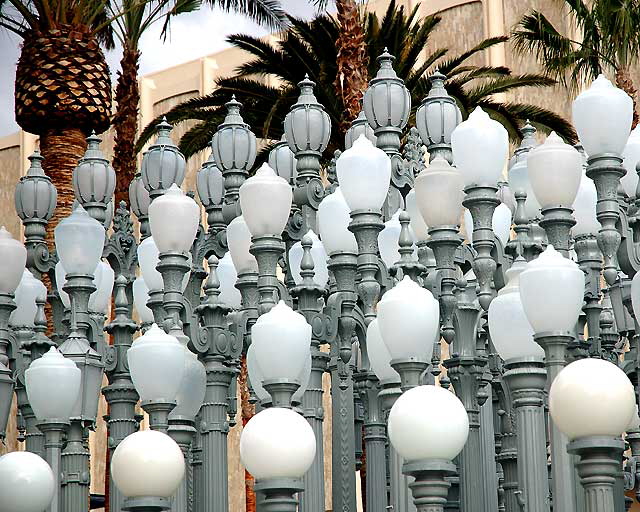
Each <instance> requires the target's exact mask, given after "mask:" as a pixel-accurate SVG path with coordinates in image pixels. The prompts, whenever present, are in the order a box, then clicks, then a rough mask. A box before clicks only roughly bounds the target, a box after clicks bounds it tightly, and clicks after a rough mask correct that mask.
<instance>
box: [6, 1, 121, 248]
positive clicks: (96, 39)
mask: <svg viewBox="0 0 640 512" xmlns="http://www.w3.org/2000/svg"><path fill="white" fill-rule="evenodd" d="M110 21H111V20H110V19H109V13H108V9H107V6H106V3H105V1H104V0H0V27H3V28H5V29H7V30H9V31H11V32H13V33H15V34H18V35H19V36H20V37H21V38H22V40H23V43H22V50H21V52H20V59H19V60H18V66H17V70H16V80H15V115H16V121H17V123H18V125H19V126H20V127H21V128H22V129H23V130H25V131H27V132H30V133H33V134H36V135H39V136H40V151H41V152H42V154H43V156H44V158H45V160H44V168H45V170H46V171H47V173H48V174H49V176H50V177H51V179H52V181H53V183H54V185H55V186H56V188H57V189H58V207H57V208H56V211H55V214H54V217H53V219H52V220H51V222H50V223H49V226H50V227H49V229H48V236H49V238H51V237H52V233H53V227H54V226H55V225H56V223H57V221H58V220H59V219H60V218H61V217H64V216H66V215H67V214H68V213H69V212H70V210H71V205H72V203H73V186H72V183H71V175H72V172H73V168H74V167H75V166H76V164H77V162H78V159H79V158H80V157H81V156H82V155H83V153H84V150H85V148H86V142H85V137H86V136H87V135H89V134H90V133H91V132H92V131H96V132H97V133H100V132H103V131H104V130H106V129H107V128H108V127H109V122H110V116H111V79H110V76H109V68H108V66H107V63H106V61H105V58H104V54H103V53H102V50H101V48H100V43H102V44H104V45H105V46H106V47H107V48H111V47H113V38H112V35H111V30H110Z"/></svg>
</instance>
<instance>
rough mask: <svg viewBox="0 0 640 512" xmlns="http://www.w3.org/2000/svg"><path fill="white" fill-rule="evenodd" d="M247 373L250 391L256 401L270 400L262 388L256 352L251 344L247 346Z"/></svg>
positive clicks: (262, 378)
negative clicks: (255, 397) (251, 390)
mask: <svg viewBox="0 0 640 512" xmlns="http://www.w3.org/2000/svg"><path fill="white" fill-rule="evenodd" d="M247 372H248V373H249V383H250V384H251V389H253V392H254V393H255V395H256V396H257V397H258V400H270V399H271V396H270V395H269V393H268V392H267V390H266V389H264V387H263V386H262V382H263V381H264V377H263V376H262V371H261V370H260V367H259V366H258V361H257V360H256V351H255V347H254V345H253V343H252V344H251V345H249V348H248V349H247Z"/></svg>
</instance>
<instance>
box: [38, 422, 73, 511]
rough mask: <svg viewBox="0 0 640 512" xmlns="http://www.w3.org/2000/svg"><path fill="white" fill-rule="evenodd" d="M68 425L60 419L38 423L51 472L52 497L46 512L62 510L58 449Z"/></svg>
mask: <svg viewBox="0 0 640 512" xmlns="http://www.w3.org/2000/svg"><path fill="white" fill-rule="evenodd" d="M68 426H69V424H68V423H65V422H62V421H47V422H44V423H40V425H39V427H40V430H41V431H42V432H44V439H45V441H44V446H45V449H46V458H45V460H46V461H47V463H48V464H49V466H50V467H51V471H52V472H53V499H52V500H51V505H49V507H48V508H47V512H61V511H63V510H64V509H61V508H60V471H61V470H60V449H61V447H62V438H63V435H64V431H65V430H66V429H67V427H68Z"/></svg>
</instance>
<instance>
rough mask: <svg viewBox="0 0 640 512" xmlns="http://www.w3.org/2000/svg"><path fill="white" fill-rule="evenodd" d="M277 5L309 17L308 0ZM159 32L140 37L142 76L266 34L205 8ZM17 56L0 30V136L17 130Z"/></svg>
mask: <svg viewBox="0 0 640 512" xmlns="http://www.w3.org/2000/svg"><path fill="white" fill-rule="evenodd" d="M281 3H282V6H283V8H284V9H285V11H286V12H287V13H289V14H291V15H294V16H298V17H301V18H309V17H311V16H313V13H314V7H313V2H311V0H282V2H281ZM330 7H331V6H330ZM161 30H162V22H160V23H156V24H155V25H153V26H152V27H151V28H150V29H149V30H147V32H145V34H144V35H143V37H142V40H141V43H140V47H141V52H142V58H141V62H140V74H142V75H144V74H147V73H152V72H154V71H159V70H161V69H166V68H168V67H171V66H175V65H176V64H180V63H182V62H187V61H190V60H193V59H197V58H199V57H202V56H204V55H209V54H211V53H215V52H217V51H220V50H222V49H224V48H226V47H227V46H228V44H227V43H226V42H225V38H226V37H227V36H228V35H230V34H237V33H248V34H252V35H256V36H263V35H266V34H267V32H268V31H267V30H266V29H265V28H263V27H260V26H258V25H256V24H255V23H253V22H251V21H249V20H248V19H247V18H244V17H243V16H240V15H237V14H229V13H226V12H224V11H221V10H219V9H212V8H209V7H206V6H203V7H202V8H201V9H200V10H199V11H196V12H193V13H187V14H182V15H180V16H177V17H175V18H173V20H172V22H171V32H170V36H169V37H168V38H167V40H166V42H163V41H162V38H161V37H160V32H161ZM121 53H122V49H121V48H116V49H115V50H113V51H109V52H107V54H106V57H107V62H108V64H109V68H110V69H111V74H112V79H113V80H114V81H115V74H116V71H117V70H118V67H119V64H118V62H119V60H120V55H121ZM19 56H20V38H19V37H18V36H16V35H14V34H12V33H9V32H8V31H7V30H3V29H2V28H0V137H2V136H4V135H9V134H11V133H14V132H16V131H18V129H19V128H18V125H17V124H16V123H15V119H14V112H13V90H14V80H15V69H16V63H17V61H18V58H19Z"/></svg>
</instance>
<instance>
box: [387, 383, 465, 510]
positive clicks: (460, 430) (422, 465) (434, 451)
mask: <svg viewBox="0 0 640 512" xmlns="http://www.w3.org/2000/svg"><path fill="white" fill-rule="evenodd" d="M432 411H438V412H439V414H442V416H441V417H442V418H447V421H446V422H444V421H440V420H439V419H438V418H437V417H434V415H433V412H432ZM468 435H469V419H468V417H467V411H466V410H465V408H464V406H463V405H462V402H460V400H459V399H458V398H456V396H455V395H454V394H453V393H451V392H449V391H446V390H445V389H443V388H441V387H436V386H418V387H415V388H412V389H410V390H408V391H405V392H404V393H403V394H402V395H401V396H400V397H399V398H398V400H396V403H395V404H393V407H392V408H391V412H390V413H389V440H390V441H391V444H393V447H394V448H395V449H396V451H397V452H398V453H399V454H400V455H401V456H402V457H403V458H404V460H405V464H404V466H403V472H404V474H406V475H409V476H412V477H414V478H415V482H413V483H411V484H409V487H410V488H411V491H412V493H413V502H414V503H415V505H416V508H417V510H418V512H427V511H433V512H443V511H444V506H445V505H446V503H447V494H448V491H449V487H450V486H451V484H450V482H449V481H447V480H446V477H448V476H451V475H453V474H455V472H456V467H455V465H454V464H453V463H452V462H451V461H452V459H453V458H454V457H456V456H457V455H458V453H460V451H461V450H462V447H463V446H464V444H465V442H466V441H467V436H468Z"/></svg>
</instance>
